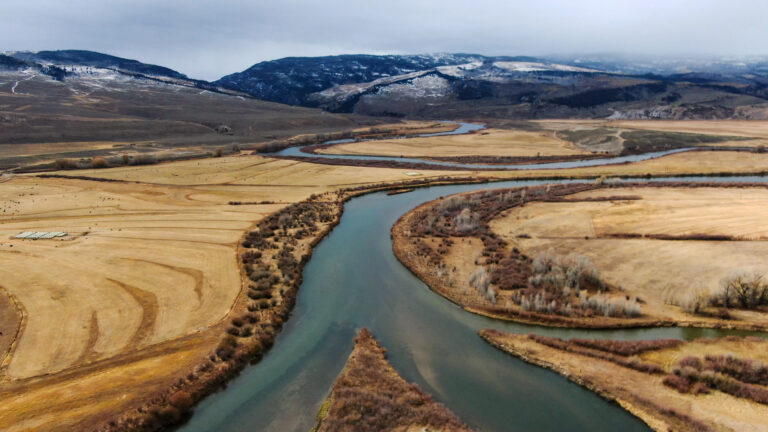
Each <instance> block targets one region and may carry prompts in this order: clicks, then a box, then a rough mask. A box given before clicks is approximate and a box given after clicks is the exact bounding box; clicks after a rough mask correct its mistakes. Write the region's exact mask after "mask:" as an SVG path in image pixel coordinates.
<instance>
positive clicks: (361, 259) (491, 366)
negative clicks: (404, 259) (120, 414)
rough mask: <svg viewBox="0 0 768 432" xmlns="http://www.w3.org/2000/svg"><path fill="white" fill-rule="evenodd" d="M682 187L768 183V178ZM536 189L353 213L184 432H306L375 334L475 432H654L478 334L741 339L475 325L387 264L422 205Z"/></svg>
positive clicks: (477, 319)
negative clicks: (274, 322) (258, 353)
mask: <svg viewBox="0 0 768 432" xmlns="http://www.w3.org/2000/svg"><path fill="white" fill-rule="evenodd" d="M398 160H402V159H399V158H398ZM588 162H594V161H588ZM659 180H663V179H659ZM675 180H677V181H680V180H685V181H721V182H730V181H757V182H765V181H768V179H766V178H764V177H730V178H707V177H696V178H687V179H681V178H675ZM541 183H553V182H552V181H547V182H544V181H507V182H502V183H493V184H490V185H489V184H473V185H452V186H435V187H428V188H421V189H417V190H415V191H413V192H410V193H406V194H399V195H390V196H388V195H386V194H385V193H383V192H382V193H374V194H369V195H364V196H361V197H358V198H355V199H353V200H351V201H349V202H348V203H347V204H346V206H345V211H344V215H343V216H342V219H341V223H340V224H339V225H338V226H337V227H336V228H335V229H334V230H333V232H332V233H331V234H330V235H329V236H328V237H326V238H325V239H324V240H323V241H322V242H321V243H320V244H319V245H318V246H317V248H316V249H315V252H314V255H313V258H312V259H311V260H310V261H309V263H308V264H307V265H306V267H305V268H304V283H303V284H302V286H301V289H300V290H299V296H298V301H297V304H296V307H295V309H294V311H293V314H292V316H291V319H290V320H288V322H287V323H286V325H285V327H284V329H283V331H282V332H281V333H280V335H279V336H278V338H277V340H276V343H275V346H274V347H273V348H272V349H271V350H270V351H269V353H268V354H267V355H266V356H265V357H264V359H263V360H262V361H261V362H260V363H259V364H258V365H256V366H251V367H248V368H246V370H245V371H243V373H242V374H241V376H240V377H238V378H236V379H235V380H234V381H232V382H231V383H230V384H229V385H228V386H227V388H226V389H225V390H222V391H220V392H218V393H216V394H214V395H212V396H210V397H209V398H207V399H205V400H204V401H203V402H202V403H201V404H200V405H199V406H198V407H197V409H196V410H195V414H194V415H193V416H192V418H191V420H190V421H189V422H188V423H187V424H186V425H185V426H183V427H181V428H180V430H181V431H184V432H198V431H205V432H208V431H222V432H235V431H237V432H240V431H249V432H251V431H302V432H306V431H308V430H310V429H311V428H312V427H313V426H314V424H315V415H316V413H317V411H318V409H319V407H320V404H321V403H322V401H323V400H324V398H325V397H326V395H327V393H328V391H329V389H330V387H331V385H332V384H333V381H334V380H335V378H336V376H337V375H338V374H339V372H340V371H341V369H342V368H343V367H344V364H345V362H346V359H347V356H348V355H349V353H350V352H351V350H352V346H353V338H354V336H355V333H356V331H357V330H358V329H359V328H361V327H368V328H369V329H370V330H371V331H372V332H373V334H374V335H375V336H376V338H377V339H378V340H379V341H380V342H381V343H382V344H383V346H385V347H386V348H387V349H388V353H389V359H390V362H391V363H392V365H393V366H394V367H395V369H397V371H398V372H399V373H400V374H401V375H402V376H403V377H404V378H405V379H406V380H407V381H411V382H416V383H417V384H418V385H419V386H421V387H422V388H423V389H424V390H425V391H427V392H429V393H430V394H432V395H433V396H434V397H435V399H436V400H438V401H440V402H442V403H444V404H445V405H447V406H448V407H449V408H450V409H451V410H453V411H454V412H455V413H456V414H457V415H458V416H459V417H461V418H462V420H464V421H466V422H467V423H468V424H469V425H470V426H471V427H473V428H474V429H475V430H478V431H479V430H482V431H541V430H550V431H590V432H591V431H595V430H611V431H613V430H621V431H622V432H632V431H647V430H648V427H647V426H646V425H645V424H644V423H643V422H641V421H640V420H638V419H637V418H635V417H634V416H632V415H630V414H629V413H627V412H625V411H624V410H622V409H621V408H619V407H618V406H616V405H614V404H611V403H608V402H606V401H605V400H603V399H601V398H600V397H598V396H597V395H595V394H594V393H592V392H590V391H588V390H586V389H583V388H582V387H580V386H578V385H576V384H572V383H570V382H569V381H568V380H566V379H565V378H563V377H560V376H559V375H557V374H555V373H553V372H550V371H547V370H544V369H541V368H539V367H536V366H532V365H529V364H527V363H525V362H523V361H521V360H518V359H516V358H513V357H512V356H509V355H507V354H505V353H502V352H501V351H499V350H497V349H495V348H493V347H491V346H490V345H488V344H487V343H485V342H484V341H483V340H482V339H480V337H479V336H477V333H476V332H477V331H478V330H480V329H482V328H496V329H499V330H502V331H507V332H516V333H530V332H536V333H539V334H544V335H550V336H557V337H565V338H570V337H590V338H617V339H652V338H682V339H692V338H697V337H705V336H706V337H714V336H722V335H725V334H746V332H734V331H729V332H725V331H717V330H703V329H684V328H658V329H635V330H604V331H595V330H572V329H551V328H545V327H536V326H527V325H522V324H515V323H509V322H501V321H496V320H492V319H488V318H485V317H481V316H478V315H474V314H471V313H468V312H466V311H464V310H462V309H460V308H459V307H458V306H456V305H454V304H453V303H451V302H449V301H448V300H445V299H444V298H442V297H441V296H439V295H437V294H435V293H433V292H431V291H430V290H429V289H428V288H427V286H426V285H424V283H422V282H421V281H420V280H419V279H418V278H416V277H415V276H413V275H412V274H411V273H410V272H409V271H408V270H407V269H406V268H405V267H404V266H403V265H401V264H400V263H399V262H398V261H397V259H396V258H395V257H394V255H393V253H392V243H391V240H390V237H389V230H390V227H391V226H392V225H393V224H394V223H395V221H396V220H397V219H398V218H399V217H400V216H401V215H402V214H404V213H406V212H407V211H409V210H410V209H412V208H414V207H416V206H417V205H419V204H421V203H423V202H425V201H429V200H433V199H436V198H438V197H440V196H444V195H448V194H453V193H458V192H465V191H470V190H477V189H488V188H504V187H514V186H523V185H536V184H541Z"/></svg>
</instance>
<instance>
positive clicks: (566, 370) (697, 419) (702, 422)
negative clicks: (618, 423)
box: [480, 330, 768, 432]
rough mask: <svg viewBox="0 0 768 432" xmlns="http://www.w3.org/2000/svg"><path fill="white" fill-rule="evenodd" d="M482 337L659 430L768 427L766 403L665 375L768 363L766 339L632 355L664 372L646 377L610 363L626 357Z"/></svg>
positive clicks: (705, 342) (699, 343)
mask: <svg viewBox="0 0 768 432" xmlns="http://www.w3.org/2000/svg"><path fill="white" fill-rule="evenodd" d="M480 335H481V336H482V337H483V338H484V339H486V340H487V341H488V342H489V343H491V344H492V345H494V346H495V347H497V348H499V349H500V350H502V351H505V352H507V353H510V354H512V355H514V356H516V357H519V358H522V359H523V360H525V361H527V362H530V363H533V364H536V365H539V366H542V367H545V368H547V369H551V370H553V371H555V372H557V373H559V374H561V375H563V376H565V377H566V378H568V379H570V380H571V381H574V382H576V383H578V384H580V385H583V386H585V387H587V388H589V389H590V390H592V391H595V392H597V393H598V394H600V395H601V396H602V397H604V398H606V399H610V400H613V401H615V402H617V403H618V404H619V405H621V407H622V408H624V409H626V410H628V411H629V412H631V413H632V414H634V415H635V416H637V417H639V418H640V419H642V420H643V421H644V422H646V423H647V424H648V425H649V426H650V427H651V428H652V429H654V430H656V431H668V430H675V431H691V432H693V431H696V432H700V431H713V432H715V431H716V432H721V431H722V432H724V431H763V430H765V429H766V427H767V425H766V419H768V406H767V405H765V404H761V403H758V402H755V401H753V400H750V399H748V398H745V397H735V396H732V395H731V394H728V393H726V392H724V391H720V390H715V389H710V390H708V392H707V393H703V394H696V393H694V392H691V393H681V392H679V391H677V390H676V389H674V388H671V387H669V386H667V385H664V384H663V381H664V380H665V379H666V376H665V375H666V374H669V373H670V372H672V371H673V369H675V367H676V366H677V365H678V363H679V362H680V360H682V359H683V358H685V357H689V356H694V357H697V358H699V359H703V358H704V356H706V355H709V356H733V357H736V358H740V359H750V360H751V361H753V362H759V363H762V364H766V363H768V358H767V357H766V355H765V353H766V352H768V350H767V348H768V343H767V342H766V341H763V340H757V339H741V338H726V339H698V340H695V341H693V342H689V343H685V344H682V345H679V346H676V347H670V348H664V349H657V350H649V351H646V352H643V353H640V354H638V355H635V356H633V357H631V359H632V360H634V361H635V362H637V363H641V364H644V365H646V364H647V365H650V366H651V367H652V368H659V371H658V372H657V373H647V372H642V371H640V370H636V369H633V368H630V367H626V366H623V365H620V364H617V363H616V362H615V361H611V360H610V359H612V358H613V359H616V358H617V359H618V360H619V362H621V361H623V360H624V358H622V356H617V355H615V354H611V353H610V352H604V351H600V350H596V349H586V348H583V347H577V348H576V349H570V350H563V349H558V348H557V347H553V346H551V345H547V344H544V343H539V342H537V341H536V340H534V339H532V338H529V337H528V336H527V335H518V334H509V333H501V332H498V331H494V330H482V331H481V332H480ZM576 351H578V352H576ZM667 376H668V375H667ZM756 387H760V386H756ZM763 387H764V386H763Z"/></svg>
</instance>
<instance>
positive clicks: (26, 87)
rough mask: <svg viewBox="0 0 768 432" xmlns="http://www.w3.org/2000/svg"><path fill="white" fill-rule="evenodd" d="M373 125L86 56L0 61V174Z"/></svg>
mask: <svg viewBox="0 0 768 432" xmlns="http://www.w3.org/2000/svg"><path fill="white" fill-rule="evenodd" d="M51 53H53V54H51ZM376 121H377V120H375V119H374V120H372V119H370V118H362V117H359V116H353V115H336V114H331V113H328V112H325V111H321V110H319V109H310V108H304V107H296V106H289V105H284V104H277V103H273V102H268V101H263V100H259V99H256V98H253V97H250V96H248V95H246V94H244V93H240V92H236V91H232V90H227V89H220V88H218V87H217V86H215V85H213V84H211V83H208V82H205V81H197V80H190V79H188V78H186V77H185V76H184V75H183V74H180V73H178V72H176V71H173V70H171V69H167V68H163V67H160V66H154V65H147V64H143V63H139V62H136V61H133V60H126V59H120V58H117V57H112V56H108V55H103V54H98V53H91V52H87V51H74V52H72V51H65V52H44V53H35V54H31V53H6V54H0V147H2V150H3V151H2V153H3V155H2V157H0V170H2V169H6V168H12V167H21V166H29V165H34V164H38V163H42V162H45V161H50V160H52V159H58V158H73V159H80V158H89V157H93V156H97V155H98V156H104V157H119V156H120V155H122V154H125V153H153V154H154V153H158V154H160V155H161V157H169V158H176V157H189V155H200V154H206V153H210V152H215V151H217V149H221V148H224V147H227V148H231V147H232V146H233V145H237V146H240V147H245V146H253V145H254V144H255V143H260V142H267V141H272V140H276V139H280V138H284V137H289V136H293V135H297V134H303V133H314V132H317V133H324V132H330V131H338V130H342V129H353V128H356V127H359V126H361V125H363V124H371V123H372V122H376ZM185 155H186V156H185Z"/></svg>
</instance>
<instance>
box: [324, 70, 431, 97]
mask: <svg viewBox="0 0 768 432" xmlns="http://www.w3.org/2000/svg"><path fill="white" fill-rule="evenodd" d="M426 73H429V71H418V72H411V73H407V74H403V75H396V76H390V77H385V78H379V79H376V80H373V81H371V82H367V83H358V84H344V85H338V86H334V87H331V88H328V89H325V90H323V91H320V92H317V93H314V94H313V95H312V96H313V97H312V99H321V100H330V99H334V100H343V99H347V98H349V97H351V96H354V95H356V94H360V93H365V92H367V91H368V90H370V89H372V88H374V87H376V86H381V85H387V84H390V83H394V82H397V81H403V80H409V79H412V78H417V77H419V76H421V75H424V74H426Z"/></svg>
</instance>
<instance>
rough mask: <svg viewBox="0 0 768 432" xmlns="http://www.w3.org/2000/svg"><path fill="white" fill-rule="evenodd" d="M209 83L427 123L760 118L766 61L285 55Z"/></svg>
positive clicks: (767, 79) (766, 97) (766, 91)
mask: <svg viewBox="0 0 768 432" xmlns="http://www.w3.org/2000/svg"><path fill="white" fill-rule="evenodd" d="M215 84H216V85H217V86H219V87H222V88H227V89H231V90H235V91H240V92H244V93H248V94H250V95H252V96H254V97H257V98H260V99H266V100H270V101H275V102H280V103H286V104H291V105H301V106H307V107H320V108H323V109H325V110H328V111H332V112H355V113H359V114H366V115H387V116H408V117H426V118H451V117H454V118H455V117H464V118H468V117H502V118H509V117H514V118H554V117H563V118H567V117H582V118H604V117H614V118H765V117H766V112H768V105H766V104H768V63H767V62H765V61H764V60H763V59H757V60H752V61H741V60H706V61H705V60H700V59H694V60H671V59H645V58H643V59H631V58H622V57H611V56H592V57H577V56H562V57H558V58H551V59H544V58H533V57H488V56H482V55H477V54H436V55H402V56H400V55H386V56H373V55H342V56H330V57H290V58H284V59H280V60H274V61H267V62H262V63H257V64H255V65H253V66H252V67H250V68H248V69H247V70H245V71H243V72H239V73H235V74H231V75H227V76H225V77H223V78H221V79H220V80H218V81H216V82H215Z"/></svg>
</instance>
